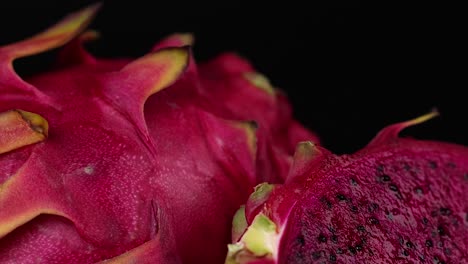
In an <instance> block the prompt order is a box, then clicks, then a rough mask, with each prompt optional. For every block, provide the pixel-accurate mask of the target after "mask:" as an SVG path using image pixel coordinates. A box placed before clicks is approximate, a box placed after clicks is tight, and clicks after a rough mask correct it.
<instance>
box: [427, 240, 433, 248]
mask: <svg viewBox="0 0 468 264" xmlns="http://www.w3.org/2000/svg"><path fill="white" fill-rule="evenodd" d="M433 246H434V244H433V243H432V240H430V239H428V240H426V247H433Z"/></svg>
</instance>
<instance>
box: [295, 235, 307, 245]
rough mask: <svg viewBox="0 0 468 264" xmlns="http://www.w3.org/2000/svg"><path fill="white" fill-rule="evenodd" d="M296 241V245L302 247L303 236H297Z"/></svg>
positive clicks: (303, 242)
mask: <svg viewBox="0 0 468 264" xmlns="http://www.w3.org/2000/svg"><path fill="white" fill-rule="evenodd" d="M296 241H297V243H298V244H299V245H301V246H304V244H305V240H304V236H303V235H302V234H301V235H299V236H298V237H297V238H296Z"/></svg>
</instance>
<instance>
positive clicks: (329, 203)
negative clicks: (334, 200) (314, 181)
mask: <svg viewBox="0 0 468 264" xmlns="http://www.w3.org/2000/svg"><path fill="white" fill-rule="evenodd" d="M320 202H322V203H323V204H324V205H325V206H326V207H327V209H331V208H332V204H331V202H330V201H329V200H328V199H327V198H325V197H322V198H321V199H320Z"/></svg>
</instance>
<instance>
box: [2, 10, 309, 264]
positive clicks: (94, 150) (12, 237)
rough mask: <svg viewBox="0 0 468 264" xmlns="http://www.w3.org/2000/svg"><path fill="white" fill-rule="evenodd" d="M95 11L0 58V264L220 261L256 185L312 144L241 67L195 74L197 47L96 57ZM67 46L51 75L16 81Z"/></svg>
mask: <svg viewBox="0 0 468 264" xmlns="http://www.w3.org/2000/svg"><path fill="white" fill-rule="evenodd" d="M97 9H98V6H97V5H94V6H91V7H88V8H85V9H83V10H82V11H79V12H76V13H74V14H71V15H69V16H67V17H66V18H65V19H64V20H63V21H61V22H59V23H58V24H56V25H55V26H53V27H52V28H50V29H48V30H46V31H45V32H43V33H41V34H38V35H36V36H34V37H32V38H29V39H26V40H24V41H21V42H17V43H14V44H11V45H7V46H3V47H0V262H1V263H96V262H102V263H200V262H203V263H221V262H223V260H224V258H225V255H226V251H227V249H226V247H225V245H226V244H227V243H228V242H229V241H230V238H229V237H230V227H231V218H232V216H233V215H234V213H235V211H236V210H237V208H238V207H239V206H240V205H241V204H242V203H244V202H245V201H246V200H247V198H248V196H249V193H250V192H251V190H252V189H253V187H254V186H255V185H256V184H258V183H260V182H263V181H269V182H283V181H284V180H285V179H286V176H287V172H288V171H289V167H290V165H291V162H292V154H293V153H294V146H295V144H296V143H297V142H298V141H300V140H312V141H317V139H316V137H315V135H314V134H312V133H311V132H308V131H307V130H306V129H304V128H303V127H302V126H300V125H299V124H298V123H297V122H296V121H294V120H293V119H292V117H291V109H290V107H289V104H288V103H287V100H286V99H285V96H284V95H283V94H281V92H280V91H279V90H277V89H274V88H273V87H272V86H271V84H270V83H269V82H268V80H267V79H266V78H265V77H263V76H262V75H260V74H258V73H256V72H255V70H254V68H253V67H252V66H251V65H250V64H249V63H248V62H247V61H246V60H244V59H242V58H240V57H239V56H237V55H234V54H231V53H226V54H222V55H220V56H219V57H217V58H215V59H214V60H213V61H211V62H208V63H206V64H202V65H201V66H199V67H198V66H197V65H196V64H195V62H194V60H193V58H192V56H191V54H190V48H189V46H190V45H191V44H192V43H191V42H192V39H193V38H192V37H191V36H190V35H187V34H175V35H173V36H170V37H168V38H166V39H165V40H163V41H162V42H160V43H158V44H157V45H155V47H154V48H153V50H152V51H151V52H150V53H149V54H147V55H145V56H143V57H141V58H139V59H136V60H130V59H99V58H95V57H93V56H92V55H90V54H89V53H87V52H86V50H85V49H84V47H83V42H85V41H88V40H92V39H95V38H96V37H97V34H96V32H93V31H87V32H84V33H82V34H81V32H83V30H84V29H85V27H86V26H87V25H88V24H89V22H90V20H91V18H92V17H93V16H94V14H95V13H96V11H97ZM64 44H66V45H65V47H64V48H63V49H62V50H60V51H59V54H58V55H59V57H58V60H57V63H56V64H55V66H54V68H53V69H51V70H49V71H46V72H43V73H40V74H38V75H35V76H32V77H30V78H27V79H26V80H23V79H22V78H21V77H20V76H18V74H17V73H16V72H15V71H14V69H13V61H14V60H15V59H17V58H22V57H26V56H29V55H33V54H37V53H40V52H43V51H46V50H50V49H54V48H57V47H59V46H61V45H64Z"/></svg>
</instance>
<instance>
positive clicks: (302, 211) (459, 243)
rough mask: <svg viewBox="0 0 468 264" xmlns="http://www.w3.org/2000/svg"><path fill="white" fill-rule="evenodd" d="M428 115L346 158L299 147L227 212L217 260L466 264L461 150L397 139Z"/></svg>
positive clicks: (467, 165) (467, 191) (467, 202)
mask: <svg viewBox="0 0 468 264" xmlns="http://www.w3.org/2000/svg"><path fill="white" fill-rule="evenodd" d="M434 115H436V112H432V113H430V114H427V115H424V116H422V117H420V118H417V119H414V120H411V121H407V122H403V123H399V124H394V125H391V126H388V127H387V128H385V129H383V130H382V131H381V132H380V133H379V134H378V135H377V136H376V137H375V138H374V140H373V141H371V142H370V143H369V144H368V145H367V146H366V147H365V148H364V149H362V150H360V151H359V152H357V153H355V154H353V155H343V156H337V155H333V154H332V153H330V152H329V151H327V150H326V149H323V148H321V147H318V146H316V145H314V144H313V143H311V142H302V143H300V144H299V145H298V147H297V151H296V154H295V156H294V163H293V164H294V165H293V166H292V168H291V171H290V175H289V176H288V178H287V182H286V183H285V184H284V185H283V186H280V185H272V184H266V183H265V184H261V185H259V186H257V187H256V191H255V192H254V193H253V194H252V195H251V196H250V198H249V200H248V202H247V204H246V205H245V207H242V208H241V209H240V210H238V213H236V216H235V218H234V221H233V224H234V226H233V231H232V237H233V243H232V244H230V245H229V253H228V256H227V258H226V263H258V264H259V263H468V148H466V147H465V146H460V145H455V144H449V143H442V142H435V141H423V140H415V139H408V138H400V137H398V133H399V132H400V130H402V129H404V128H405V127H407V126H410V125H413V124H417V123H420V122H423V121H425V120H426V119H428V118H431V117H432V116H434Z"/></svg>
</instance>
